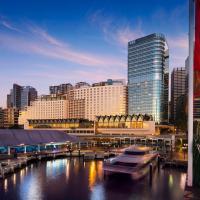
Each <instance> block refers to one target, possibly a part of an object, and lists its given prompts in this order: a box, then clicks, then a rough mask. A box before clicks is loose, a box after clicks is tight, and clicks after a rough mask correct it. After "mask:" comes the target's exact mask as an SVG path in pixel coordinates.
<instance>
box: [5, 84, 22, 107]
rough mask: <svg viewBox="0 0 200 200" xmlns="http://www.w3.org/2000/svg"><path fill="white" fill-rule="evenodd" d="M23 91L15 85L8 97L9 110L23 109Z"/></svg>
mask: <svg viewBox="0 0 200 200" xmlns="http://www.w3.org/2000/svg"><path fill="white" fill-rule="evenodd" d="M21 90H22V87H21V86H20V85H17V84H15V83H14V84H13V88H12V89H11V90H10V94H8V95H7V106H8V108H20V107H21Z"/></svg>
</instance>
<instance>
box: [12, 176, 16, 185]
mask: <svg viewBox="0 0 200 200" xmlns="http://www.w3.org/2000/svg"><path fill="white" fill-rule="evenodd" d="M12 180H13V185H16V174H13V176H12Z"/></svg>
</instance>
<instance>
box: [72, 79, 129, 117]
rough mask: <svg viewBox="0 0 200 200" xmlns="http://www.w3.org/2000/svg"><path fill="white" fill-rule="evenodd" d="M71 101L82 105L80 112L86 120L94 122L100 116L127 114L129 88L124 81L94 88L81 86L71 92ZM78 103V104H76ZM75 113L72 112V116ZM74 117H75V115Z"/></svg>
mask: <svg viewBox="0 0 200 200" xmlns="http://www.w3.org/2000/svg"><path fill="white" fill-rule="evenodd" d="M70 93H71V94H70V96H71V97H73V98H71V100H72V99H73V100H79V101H81V102H79V105H80V104H82V105H84V107H81V110H80V112H81V113H83V114H82V115H81V116H83V115H84V118H85V119H89V120H94V119H95V116H98V115H125V114H126V113H127V86H126V85H125V84H124V82H123V81H121V82H119V81H117V82H116V81H115V80H113V81H109V84H106V83H105V82H104V84H103V86H102V82H101V83H99V84H98V83H96V84H95V85H94V86H88V85H86V86H81V87H79V88H76V89H73V90H71V91H70ZM76 103H78V102H76ZM80 106H81V105H80ZM72 113H73V111H71V115H73V114H72ZM73 116H74V115H73Z"/></svg>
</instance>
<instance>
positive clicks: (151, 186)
mask: <svg viewBox="0 0 200 200" xmlns="http://www.w3.org/2000/svg"><path fill="white" fill-rule="evenodd" d="M185 180H186V174H185V173H184V172H182V171H179V170H174V169H160V170H158V169H156V171H155V172H154V173H153V179H152V182H150V181H149V177H148V176H147V177H146V178H144V179H142V180H140V181H137V182H133V181H132V180H131V179H128V178H127V177H119V176H118V177H110V178H104V176H103V161H87V162H85V161H83V160H82V159H79V158H73V159H69V158H65V159H57V160H52V161H41V162H38V163H34V164H31V165H29V166H27V167H26V168H24V169H21V170H20V171H18V172H17V173H15V174H12V175H10V176H9V177H7V178H6V179H4V180H0V199H1V200H4V199H5V200H43V199H45V200H46V199H48V200H62V199H63V200H64V199H65V200H131V199H135V200H148V199H153V200H154V199H155V200H165V199H166V200H169V199H170V200H182V199H183V193H184V188H185Z"/></svg>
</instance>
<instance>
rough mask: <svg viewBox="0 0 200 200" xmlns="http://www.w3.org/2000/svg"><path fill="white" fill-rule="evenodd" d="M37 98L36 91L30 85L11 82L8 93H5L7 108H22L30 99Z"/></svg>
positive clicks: (27, 104) (28, 103)
mask: <svg viewBox="0 0 200 200" xmlns="http://www.w3.org/2000/svg"><path fill="white" fill-rule="evenodd" d="M36 98H37V91H36V89H35V88H33V87H31V86H20V85H17V84H13V88H12V89H11V90H10V94H8V95H7V108H18V109H24V108H25V107H26V106H29V105H30V102H31V101H34V100H35V99H36Z"/></svg>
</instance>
